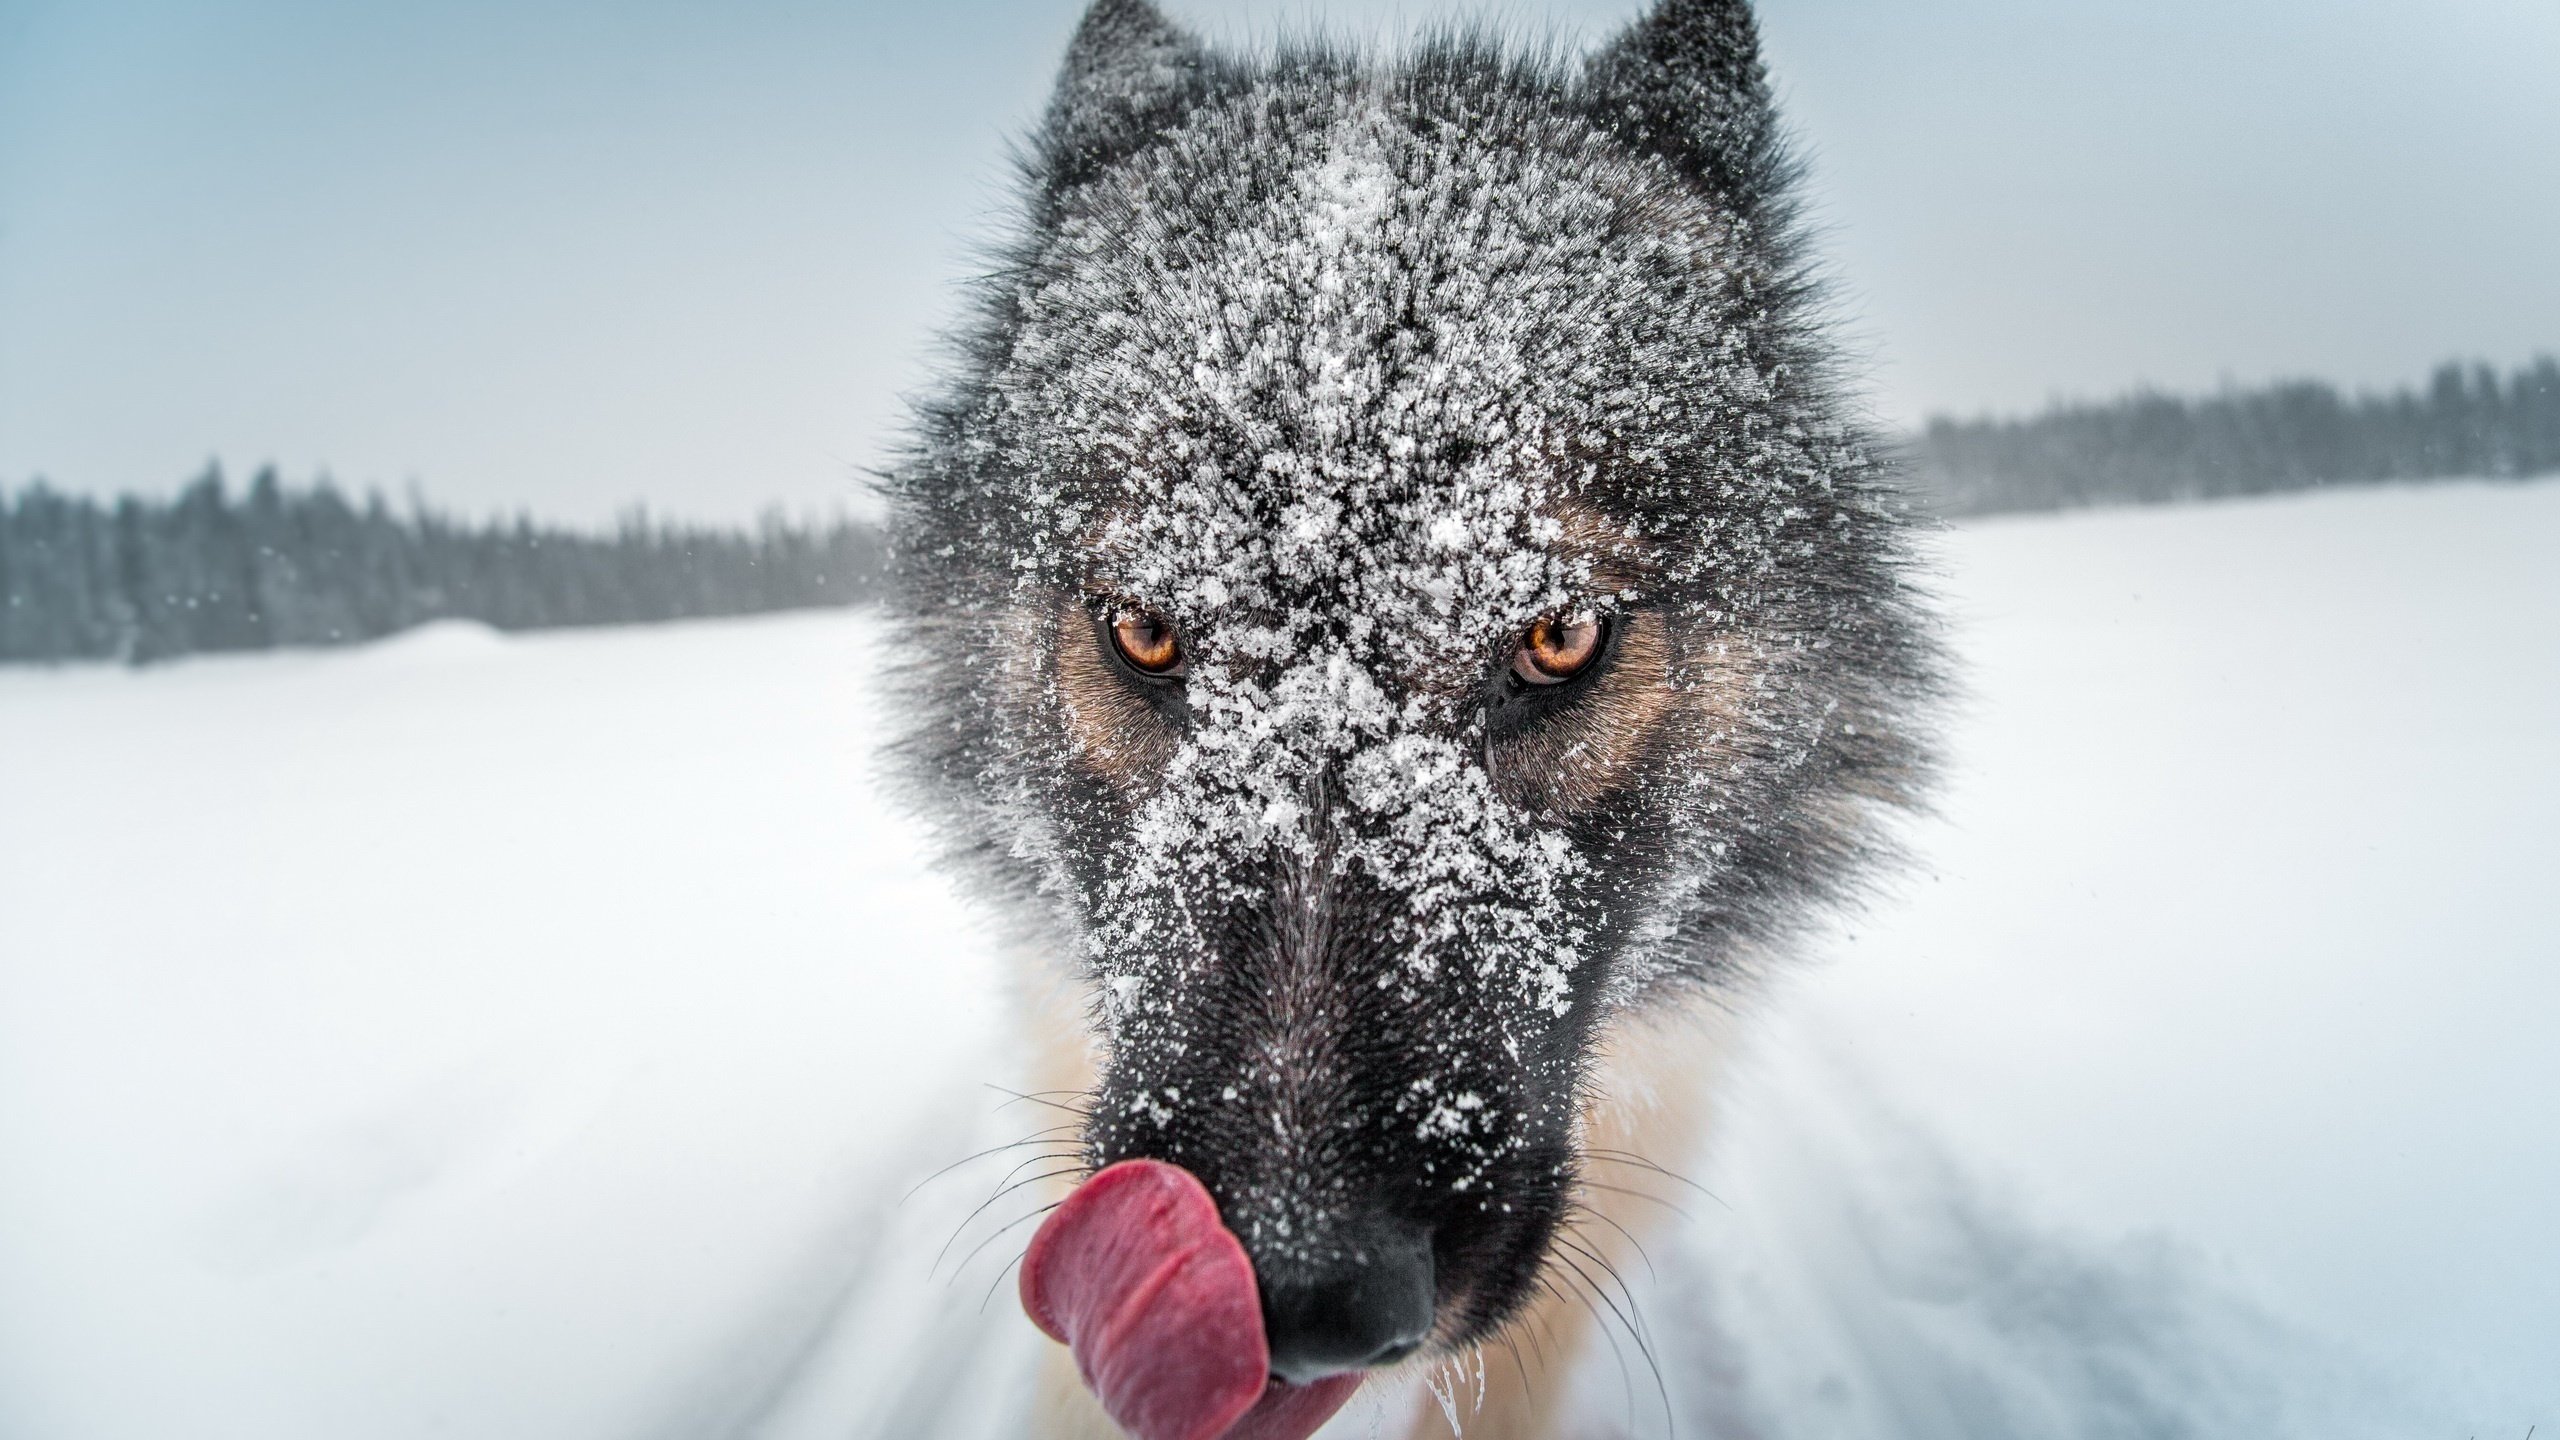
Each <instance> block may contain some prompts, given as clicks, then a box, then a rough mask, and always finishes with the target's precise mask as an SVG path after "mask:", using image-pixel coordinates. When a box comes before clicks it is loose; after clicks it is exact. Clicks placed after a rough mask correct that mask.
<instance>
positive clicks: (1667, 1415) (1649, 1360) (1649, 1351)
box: [1563, 1241, 1680, 1431]
mask: <svg viewBox="0 0 2560 1440" xmlns="http://www.w3.org/2000/svg"><path fill="white" fill-rule="evenodd" d="M1566 1243H1567V1244H1572V1243H1573V1242H1571V1241H1567V1242H1566ZM1573 1248H1574V1249H1575V1250H1577V1251H1581V1252H1582V1253H1583V1254H1586V1255H1589V1254H1590V1252H1589V1251H1587V1250H1583V1249H1582V1247H1581V1246H1580V1245H1578V1244H1575V1245H1573ZM1563 1258H1564V1263H1565V1264H1566V1265H1567V1266H1568V1267H1570V1268H1571V1269H1572V1271H1573V1273H1575V1274H1576V1275H1580V1276H1581V1277H1582V1283H1583V1284H1585V1285H1588V1286H1590V1287H1591V1289H1592V1291H1593V1293H1595V1294H1597V1295H1598V1296H1599V1297H1600V1302H1601V1303H1602V1304H1604V1305H1607V1306H1608V1307H1609V1312H1610V1313H1611V1314H1613V1315H1616V1316H1617V1317H1618V1323H1619V1324H1621V1325H1623V1326H1625V1327H1626V1329H1627V1338H1628V1339H1630V1340H1633V1341H1634V1342H1636V1353H1637V1354H1639V1355H1642V1356H1643V1357H1644V1363H1645V1368H1647V1369H1649V1370H1651V1371H1652V1372H1653V1388H1654V1393H1655V1394H1657V1395H1659V1396H1660V1397H1661V1399H1662V1419H1663V1422H1664V1423H1665V1424H1666V1425H1669V1426H1670V1427H1671V1428H1672V1429H1673V1430H1675V1431H1676V1430H1677V1429H1679V1425H1680V1422H1679V1418H1678V1417H1677V1416H1675V1415H1673V1414H1672V1412H1671V1387H1670V1386H1669V1385H1668V1384H1666V1383H1665V1382H1664V1381H1663V1378H1662V1362H1661V1360H1660V1359H1658V1358H1657V1357H1656V1356H1655V1355H1654V1353H1653V1346H1652V1345H1650V1344H1648V1343H1646V1340H1645V1335H1644V1331H1643V1329H1642V1328H1641V1327H1639V1326H1638V1325H1637V1324H1636V1322H1635V1321H1634V1320H1632V1319H1630V1318H1629V1317H1628V1314H1627V1312H1626V1311H1624V1310H1620V1309H1619V1308H1618V1302H1617V1301H1615V1300H1612V1299H1610V1298H1609V1292H1608V1291H1607V1290H1606V1289H1604V1288H1602V1286H1601V1285H1600V1283H1599V1282H1598V1281H1596V1280H1593V1279H1592V1278H1591V1276H1590V1274H1589V1273H1588V1272H1587V1271H1585V1270H1584V1269H1583V1268H1582V1266H1581V1265H1580V1264H1578V1263H1576V1262H1575V1261H1574V1260H1573V1259H1572V1258H1571V1257H1569V1256H1568V1257H1563ZM1591 1258H1592V1259H1593V1260H1594V1261H1597V1262H1598V1263H1599V1264H1600V1267H1601V1268H1602V1269H1604V1270H1607V1269H1609V1264H1608V1262H1607V1261H1605V1260H1601V1259H1600V1257H1599V1256H1597V1255H1592V1256H1591ZM1610 1276H1611V1278H1612V1279H1615V1278H1616V1277H1617V1272H1616V1271H1614V1270H1610ZM1618 1286H1619V1289H1621V1290H1624V1289H1625V1288H1626V1282H1625V1281H1624V1280H1620V1281H1619V1282H1618ZM1627 1303H1628V1305H1629V1306H1633V1305H1634V1304H1635V1296H1634V1295H1633V1294H1629V1295H1628V1296H1627ZM1593 1318H1594V1319H1597V1318H1598V1314H1597V1312H1594V1314H1593ZM1601 1333H1603V1334H1606V1333H1608V1327H1607V1325H1606V1324H1605V1322H1604V1323H1603V1325H1602V1326H1601ZM1630 1383H1631V1384H1632V1382H1630ZM1628 1404H1629V1407H1630V1408H1629V1411H1628V1414H1627V1424H1628V1426H1629V1427H1630V1428H1632V1427H1633V1426H1634V1425H1635V1423H1636V1421H1635V1413H1634V1410H1633V1404H1634V1400H1633V1397H1632V1396H1630V1398H1629V1401H1628Z"/></svg>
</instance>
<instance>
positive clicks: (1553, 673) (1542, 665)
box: [1511, 614, 1608, 685]
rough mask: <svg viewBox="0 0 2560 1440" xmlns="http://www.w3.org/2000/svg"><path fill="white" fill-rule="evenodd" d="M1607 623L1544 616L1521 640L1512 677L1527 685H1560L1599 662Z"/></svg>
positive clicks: (1588, 616) (1585, 616) (1577, 617)
mask: <svg viewBox="0 0 2560 1440" xmlns="http://www.w3.org/2000/svg"><path fill="white" fill-rule="evenodd" d="M1607 636H1608V623H1607V622H1606V621H1605V620H1603V619H1602V618H1601V617H1599V616H1598V615H1592V614H1582V615H1545V616H1541V617H1539V619H1538V620H1537V621H1536V623H1534V624H1532V625H1531V626H1530V627H1529V628H1528V630H1527V631H1526V632H1524V633H1523V634H1522V635H1521V636H1520V649H1519V651H1518V653H1516V654H1515V655H1513V656H1512V658H1511V673H1512V674H1513V675H1515V676H1518V677H1519V678H1520V680H1521V681H1523V682H1524V683H1526V684H1530V685H1561V684H1563V683H1564V682H1566V681H1567V680H1570V679H1572V678H1573V677H1574V676H1576V675H1579V674H1581V673H1582V672H1583V671H1585V670H1588V669H1590V668H1591V662H1592V661H1594V660H1596V659H1598V658H1600V642H1601V641H1602V640H1604V639H1606V638H1607Z"/></svg>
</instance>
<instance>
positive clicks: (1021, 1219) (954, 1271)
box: [949, 1200, 1067, 1284]
mask: <svg viewBox="0 0 2560 1440" xmlns="http://www.w3.org/2000/svg"><path fill="white" fill-rule="evenodd" d="M1065 1203H1067V1202H1065V1201H1064V1200H1052V1201H1050V1202H1049V1203H1048V1204H1046V1205H1043V1206H1041V1207H1040V1208H1039V1209H1037V1210H1034V1211H1032V1212H1031V1213H1030V1214H1028V1215H1017V1216H1015V1217H1014V1218H1013V1219H1012V1220H1009V1221H1007V1222H1006V1223H1005V1224H1004V1225H1003V1226H1002V1227H1001V1228H1000V1229H998V1230H996V1231H995V1232H993V1233H992V1234H990V1235H988V1236H987V1238H986V1239H984V1240H981V1241H979V1242H978V1243H977V1244H976V1245H974V1246H971V1247H970V1249H969V1253H968V1254H966V1255H963V1256H961V1257H960V1263H959V1264H957V1265H954V1266H952V1267H951V1280H950V1282H949V1283H952V1284H957V1283H959V1280H960V1272H962V1271H964V1270H966V1269H968V1268H969V1262H970V1261H972V1260H975V1259H977V1258H978V1256H979V1255H980V1253H982V1252H983V1251H985V1249H986V1248H987V1247H988V1246H990V1245H992V1244H994V1243H995V1242H996V1241H997V1240H998V1239H1000V1238H1001V1237H1002V1236H1003V1235H1004V1234H1005V1232H1006V1231H1008V1230H1013V1229H1016V1228H1018V1227H1019V1226H1021V1225H1023V1224H1024V1223H1026V1222H1028V1221H1032V1220H1037V1219H1039V1218H1040V1217H1041V1216H1043V1215H1046V1214H1048V1213H1049V1212H1050V1211H1052V1210H1055V1209H1057V1208H1058V1207H1059V1206H1061V1205H1064V1204H1065ZM1016 1258H1019V1257H1016Z"/></svg>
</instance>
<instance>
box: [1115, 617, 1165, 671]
mask: <svg viewBox="0 0 2560 1440" xmlns="http://www.w3.org/2000/svg"><path fill="white" fill-rule="evenodd" d="M1111 648H1113V649H1114V650H1117V651H1119V652H1120V658H1121V659H1122V660H1124V661H1127V662H1128V665H1129V668H1130V669H1132V670H1135V671H1137V672H1138V673H1139V674H1141V675H1146V676H1151V677H1154V678H1157V679H1170V678H1172V677H1173V676H1176V675H1179V674H1181V673H1182V642H1181V640H1179V639H1178V638H1176V637H1175V635H1174V633H1173V622H1172V621H1170V620H1167V619H1166V618H1164V617H1163V616H1162V615H1159V614H1157V613H1156V612H1154V611H1153V610H1145V609H1138V608H1135V607H1131V608H1124V609H1122V610H1119V611H1117V612H1116V613H1114V614H1113V615H1112V617H1111Z"/></svg>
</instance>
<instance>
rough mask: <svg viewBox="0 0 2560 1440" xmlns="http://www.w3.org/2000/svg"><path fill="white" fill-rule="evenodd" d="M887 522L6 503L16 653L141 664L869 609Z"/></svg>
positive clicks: (222, 499)
mask: <svg viewBox="0 0 2560 1440" xmlns="http://www.w3.org/2000/svg"><path fill="white" fill-rule="evenodd" d="M881 557H882V547H881V539H880V535H879V532H878V530H877V529H876V528H875V527H873V526H870V525H865V524H863V523H860V522H858V521H852V520H843V519H838V520H834V521H830V522H824V523H815V524H809V523H798V522H793V521H789V520H786V519H784V518H782V517H781V516H778V515H776V516H770V517H768V518H766V519H765V521H764V522H763V523H762V524H760V525H758V526H757V527H756V528H754V529H752V530H723V529H714V528H709V527H704V526H691V525H670V524H663V523H659V522H655V521H652V520H651V519H649V518H648V516H647V515H646V514H645V513H642V512H636V511H635V512H633V513H632V514H630V515H628V516H626V517H624V519H623V520H622V521H621V523H620V524H618V525H617V526H616V527H615V528H614V529H612V530H611V531H609V532H605V533H589V532H583V531H578V530H571V529H565V528H561V527H557V526H551V525H538V524H536V523H534V522H533V521H532V520H530V519H527V518H523V517H519V518H517V519H514V520H506V521H491V522H484V523H473V522H470V521H464V520H457V519H455V518H453V517H452V516H449V515H445V514H441V513H438V512H437V511H435V510H433V509H430V508H428V507H427V506H426V505H424V504H423V503H416V502H413V503H411V504H410V505H408V506H407V507H405V508H401V509H394V508H393V507H392V506H391V505H390V504H388V503H387V502H385V501H384V499H383V498H382V496H380V495H379V494H373V495H368V496H366V497H365V498H364V499H363V500H361V501H358V500H352V499H350V498H348V497H347V496H346V495H344V494H342V493H341V492H340V491H338V490H337V489H336V488H335V487H334V486H332V485H330V484H329V483H328V482H326V481H325V480H324V481H322V482H320V483H318V484H315V485H312V486H309V487H307V488H306V487H287V486H286V485H284V484H283V483H282V482H280V481H279V480H278V479H277V477H276V474H275V472H274V471H273V470H262V471H260V472H259V473H258V475H257V477H256V478H255V479H254V480H252V481H251V482H250V484H249V487H248V489H247V491H246V492H245V493H243V494H240V495H238V496H234V495H233V494H232V493H231V492H230V490H229V488H228V487H227V486H226V485H225V484H224V482H223V477H222V473H221V471H220V470H219V469H209V470H207V471H206V472H205V474H204V475H203V476H201V477H199V478H198V479H197V480H196V481H195V482H194V483H192V484H190V485H188V486H187V487H186V488H185V489H184V490H183V491H181V492H180V493H179V494H178V496H177V498H176V499H174V500H144V499H137V498H134V497H132V496H126V497H124V498H122V499H119V500H116V501H114V502H112V503H106V502H101V501H98V500H93V499H88V498H85V497H80V496H72V495H65V494H63V493H61V492H58V491H55V490H51V489H48V488H46V487H45V486H43V485H42V484H37V485H34V486H31V487H29V488H27V489H25V490H22V491H21V492H19V493H18V494H17V495H16V496H15V497H14V498H12V497H11V496H9V495H7V494H6V493H0V662H9V661H17V662H27V661H65V660H121V661H126V662H130V663H135V664H141V663H147V662H150V661H154V660H165V659H168V658H171V657H173V656H178V655H189V654H198V653H204V652H210V651H223V650H261V649H266V648H269V647H273V646H285V645H345V644H353V643H355V642H357V641H361V640H370V639H373V638H375V637H377V636H381V635H389V634H392V633H393V632H395V631H399V630H405V629H407V628H409V627H410V626H412V625H417V624H420V623H423V622H425V621H429V620H443V619H464V620H479V621H484V622H486V623H487V624H490V625H493V626H495V627H497V628H498V629H501V630H537V629H545V628H550V627H556V626H571V625H621V624H629V623H632V622H635V621H649V620H673V619H677V618H681V617H685V616H696V615H743V614H748V613H752V612H756V611H764V610H787V609H796V608H800V607H805V606H817V605H846V604H852V603H855V602H858V601H861V600H864V599H867V598H869V597H870V596H871V595H872V594H873V593H874V591H875V589H876V587H877V585H878V583H879V576H880V569H881Z"/></svg>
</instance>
